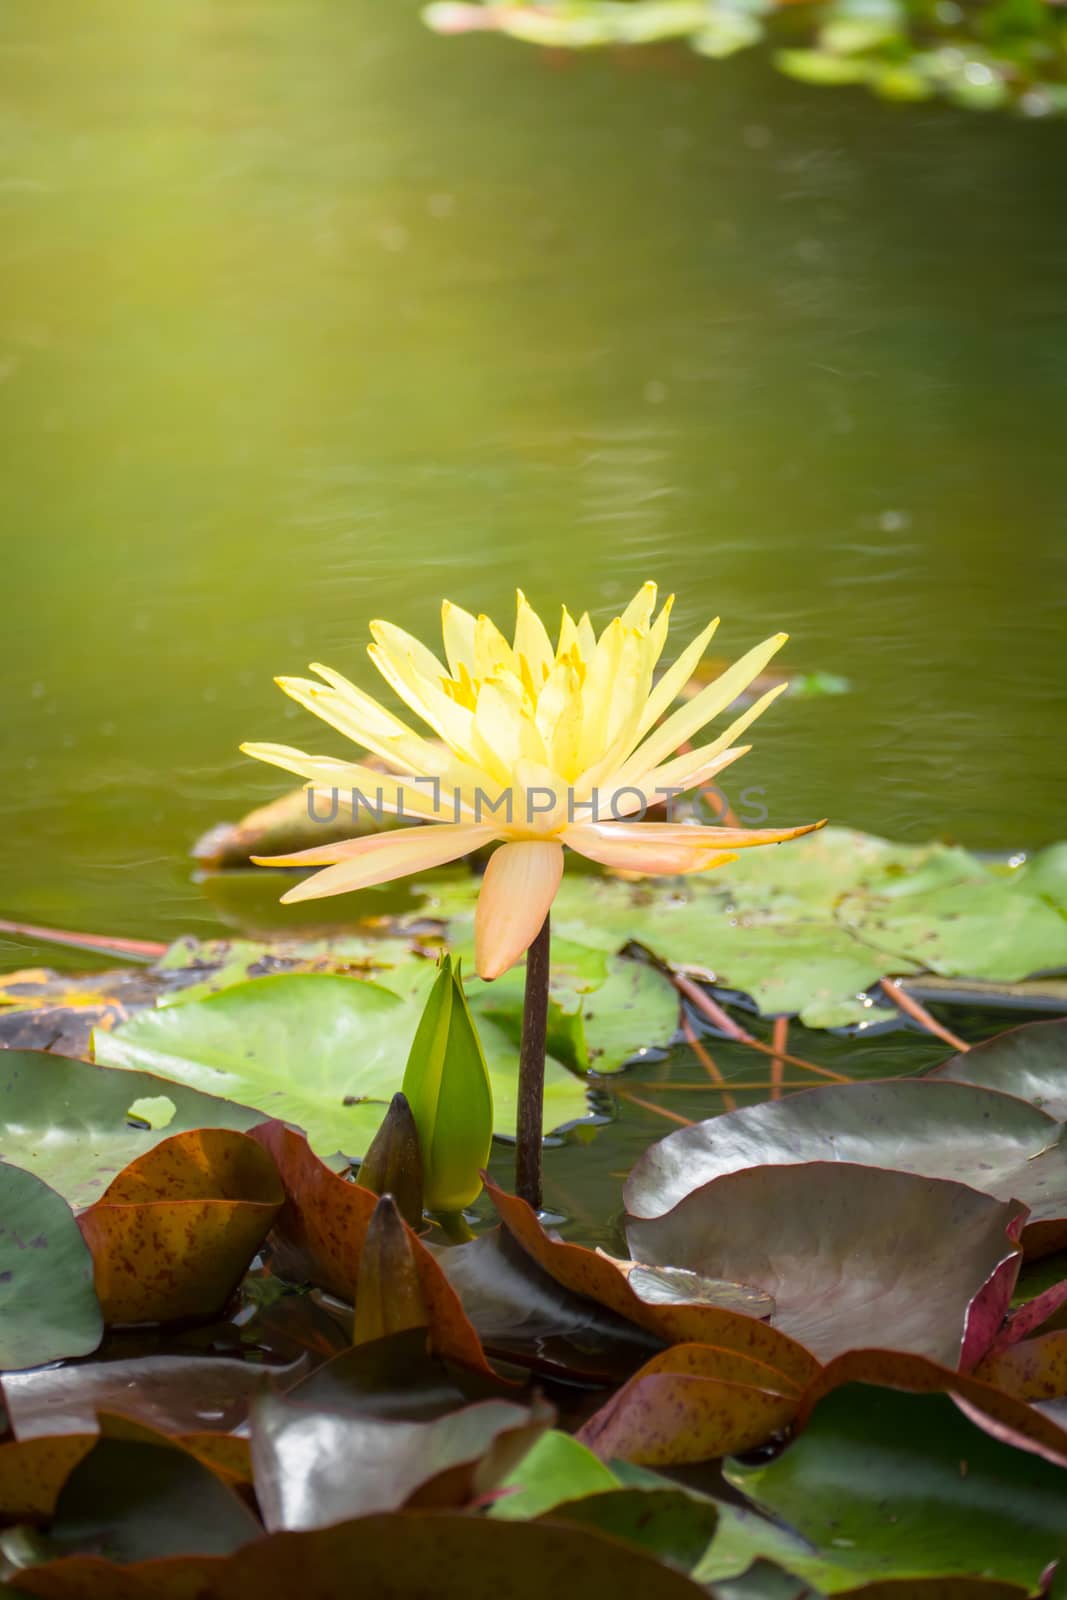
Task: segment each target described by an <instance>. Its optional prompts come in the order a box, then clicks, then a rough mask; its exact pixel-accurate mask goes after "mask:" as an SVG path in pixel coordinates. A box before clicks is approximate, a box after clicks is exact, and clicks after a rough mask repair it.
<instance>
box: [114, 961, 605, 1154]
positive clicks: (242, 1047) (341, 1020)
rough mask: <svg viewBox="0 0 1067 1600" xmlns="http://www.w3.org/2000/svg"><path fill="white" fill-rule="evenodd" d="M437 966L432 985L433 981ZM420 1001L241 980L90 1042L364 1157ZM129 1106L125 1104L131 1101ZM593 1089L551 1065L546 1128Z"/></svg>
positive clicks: (328, 979)
mask: <svg viewBox="0 0 1067 1600" xmlns="http://www.w3.org/2000/svg"><path fill="white" fill-rule="evenodd" d="M433 976H434V974H433V969H432V968H430V967H427V971H426V977H427V979H428V980H429V981H430V982H432V981H433ZM421 1014H422V1004H421V1001H419V1002H416V1001H415V1000H408V1001H405V1000H402V999H400V997H399V996H397V995H395V994H393V993H392V992H391V991H390V990H388V989H384V988H381V987H380V986H379V985H377V984H374V983H369V982H366V981H362V980H358V979H354V978H343V977H335V976H333V975H331V974H326V973H292V974H282V975H281V976H279V977H273V978H257V979H256V980H255V981H254V982H251V983H239V984H235V985H234V986H233V987H232V988H228V989H224V990H222V992H221V993H219V994H212V995H209V996H208V997H207V998H206V999H203V1000H189V1001H187V1002H185V1003H184V1004H183V1005H177V1006H168V1007H165V1008H164V1009H163V1010H159V1011H143V1012H141V1013H140V1014H139V1015H138V1016H135V1017H133V1018H131V1020H130V1021H129V1022H128V1023H126V1024H125V1025H124V1026H123V1027H121V1028H119V1029H117V1030H116V1031H115V1032H113V1033H98V1034H96V1035H94V1049H95V1053H96V1058H97V1060H98V1061H101V1062H103V1063H104V1064H105V1065H109V1066H114V1067H123V1068H129V1067H133V1068H138V1069H143V1070H146V1071H151V1072H155V1073H157V1074H158V1076H159V1077H161V1078H166V1079H167V1080H168V1081H171V1082H175V1083H183V1084H188V1085H189V1086H190V1087H192V1088H195V1089H200V1090H203V1091H204V1092H206V1093H208V1094H216V1095H223V1096H231V1097H233V1098H234V1099H238V1100H241V1101H243V1102H246V1103H248V1104H251V1105H255V1106H258V1107H259V1108H260V1110H261V1111H262V1113H263V1115H264V1116H271V1117H278V1118H280V1119H281V1120H283V1121H287V1122H292V1123H295V1124H296V1125H297V1126H298V1127H301V1128H303V1129H304V1130H305V1132H306V1133H307V1135H308V1138H309V1140H310V1141H311V1145H312V1148H313V1149H315V1150H316V1151H318V1153H319V1154H320V1155H325V1156H328V1155H332V1154H333V1153H334V1152H335V1151H337V1150H339V1149H340V1150H343V1151H344V1152H345V1153H346V1154H347V1155H349V1156H352V1157H356V1156H361V1155H364V1154H365V1153H366V1150H367V1148H368V1146H369V1145H370V1142H371V1140H372V1139H373V1137H374V1135H375V1133H376V1131H377V1129H378V1125H379V1123H380V1122H381V1120H382V1117H383V1116H384V1114H385V1107H386V1104H387V1103H388V1101H389V1100H390V1099H391V1098H392V1096H393V1095H394V1094H395V1092H396V1091H397V1090H398V1089H399V1088H400V1083H401V1079H402V1077H403V1071H404V1062H405V1061H406V1060H407V1057H408V1053H409V1051H410V1048H411V1043H412V1040H413V1038H414V1036H415V1030H416V1028H417V1026H418V1023H419V1018H420V1016H421ZM481 1031H482V1045H483V1048H484V1049H485V1053H486V1057H487V1060H488V1062H489V1071H490V1078H491V1081H492V1087H493V1100H494V1104H495V1107H496V1121H495V1128H496V1131H497V1132H498V1133H502V1134H507V1135H512V1134H514V1131H515V1109H516V1084H517V1074H518V1067H517V1061H516V1056H515V1052H514V1050H513V1049H512V1047H511V1045H510V1043H509V1042H508V1040H507V1039H506V1038H505V1037H504V1036H503V1035H502V1034H500V1033H499V1032H498V1030H496V1029H495V1028H493V1027H492V1026H491V1025H489V1024H485V1025H483V1027H482V1030H481ZM128 1103H129V1102H127V1104H128ZM588 1109H589V1108H588V1104H587V1101H586V1094H585V1089H584V1087H583V1085H582V1084H581V1082H580V1081H579V1080H578V1079H576V1078H575V1077H574V1076H573V1075H572V1074H571V1073H569V1072H567V1071H566V1069H565V1068H563V1067H561V1066H559V1065H558V1064H557V1063H555V1062H553V1063H551V1064H550V1065H549V1066H548V1069H547V1077H546V1086H545V1128H546V1131H547V1130H548V1129H550V1128H554V1127H557V1126H559V1125H561V1124H563V1123H567V1122H572V1121H575V1120H576V1119H578V1118H581V1117H584V1116H586V1115H587V1114H588Z"/></svg>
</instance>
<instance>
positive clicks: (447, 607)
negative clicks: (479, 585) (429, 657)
mask: <svg viewBox="0 0 1067 1600" xmlns="http://www.w3.org/2000/svg"><path fill="white" fill-rule="evenodd" d="M474 622H475V619H474V617H472V616H471V614H470V612H469V611H464V609H463V607H462V606H457V605H453V604H452V601H451V600H442V602H441V634H442V636H443V638H444V641H445V656H446V657H447V659H448V666H449V670H450V671H451V673H452V676H453V677H454V678H458V677H459V676H460V669H461V668H462V667H466V669H467V672H468V674H469V673H470V672H471V670H472V669H473V666H474Z"/></svg>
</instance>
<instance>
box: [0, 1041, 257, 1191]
mask: <svg viewBox="0 0 1067 1600" xmlns="http://www.w3.org/2000/svg"><path fill="white" fill-rule="evenodd" d="M159 1096H165V1097H166V1098H167V1100H168V1101H170V1102H172V1103H173V1104H174V1107H175V1113H174V1117H173V1118H172V1120H171V1121H170V1123H169V1124H168V1126H167V1128H166V1129H165V1130H164V1129H153V1128H146V1127H143V1126H141V1125H139V1124H133V1123H131V1122H130V1116H131V1113H132V1111H133V1106H134V1102H136V1101H137V1100H138V1099H139V1098H140V1099H149V1100H154V1099H157V1098H158V1097H159ZM262 1120H263V1118H262V1116H261V1114H260V1113H259V1112H258V1111H253V1110H251V1108H250V1107H248V1106H241V1105H234V1104H233V1103H232V1102H231V1101H228V1100H219V1099H215V1098H214V1097H213V1096H210V1095H204V1094H199V1093H197V1091H196V1090H195V1089H188V1088H184V1087H180V1086H175V1085H173V1084H170V1083H164V1082H163V1080H162V1079H161V1078H153V1077H150V1076H149V1075H148V1074H147V1073H144V1072H116V1071H113V1070H111V1069H109V1068H106V1067H92V1066H89V1065H87V1064H86V1063H85V1062H84V1061H68V1060H66V1059H65V1058H64V1057H62V1056H53V1055H46V1054H45V1053H44V1052H43V1051H35V1050H0V1158H2V1159H3V1160H4V1161H10V1162H13V1163H14V1164H15V1165H16V1166H20V1167H25V1168H26V1169H27V1171H30V1172H35V1173H36V1174H37V1176H38V1177H39V1178H43V1179H44V1180H45V1182H46V1183H48V1184H49V1185H50V1186H51V1187H52V1188H53V1189H55V1190H56V1191H57V1193H59V1194H61V1195H62V1196H63V1198H64V1199H65V1200H67V1201H69V1202H70V1204H71V1205H72V1206H74V1207H75V1208H76V1209H78V1208H80V1207H82V1206H88V1205H92V1203H93V1201H94V1200H98V1199H99V1198H100V1195H101V1194H102V1193H103V1191H104V1190H105V1189H106V1188H107V1186H108V1184H109V1183H110V1182H111V1180H112V1178H114V1177H115V1175H116V1174H117V1173H119V1172H121V1171H122V1169H123V1168H124V1167H126V1166H128V1165H129V1163H130V1162H131V1161H135V1160H136V1159H137V1157H138V1156H141V1155H144V1153H145V1152H146V1151H147V1150H151V1149H153V1148H154V1146H155V1145H157V1144H158V1143H159V1142H160V1140H161V1139H163V1138H166V1137H167V1136H168V1134H174V1133H184V1132H185V1131H187V1130H188V1129H191V1128H204V1127H208V1128H236V1129H239V1130H243V1129H247V1128H251V1127H254V1126H255V1124H256V1123H257V1122H261V1121H262Z"/></svg>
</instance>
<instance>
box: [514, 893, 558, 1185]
mask: <svg viewBox="0 0 1067 1600" xmlns="http://www.w3.org/2000/svg"><path fill="white" fill-rule="evenodd" d="M548 923H549V919H548V917H547V916H546V917H545V920H544V922H543V924H542V926H541V931H540V933H539V934H538V935H537V938H536V939H535V940H534V942H533V944H532V945H531V946H530V948H529V950H528V951H527V952H526V993H525V996H524V999H523V1007H522V1043H521V1045H520V1046H519V1109H518V1116H517V1118H516V1122H515V1141H516V1148H515V1193H516V1194H517V1195H518V1196H519V1198H520V1200H525V1201H526V1203H527V1205H531V1206H532V1207H533V1208H534V1210H535V1211H540V1209H541V1132H542V1124H543V1121H544V1103H545V1039H546V1035H547V1033H548V959H549V943H550V935H549V926H548Z"/></svg>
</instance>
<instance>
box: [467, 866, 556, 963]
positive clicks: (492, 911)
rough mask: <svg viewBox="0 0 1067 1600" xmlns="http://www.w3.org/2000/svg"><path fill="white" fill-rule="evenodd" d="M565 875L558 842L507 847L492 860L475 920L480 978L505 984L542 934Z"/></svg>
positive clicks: (487, 870)
mask: <svg viewBox="0 0 1067 1600" xmlns="http://www.w3.org/2000/svg"><path fill="white" fill-rule="evenodd" d="M562 875H563V849H562V846H561V845H559V844H557V843H556V841H555V840H554V839H546V840H544V841H541V840H529V841H527V840H518V841H516V842H515V843H514V844H502V845H501V846H500V848H499V849H497V850H494V851H493V854H492V855H491V856H490V857H489V865H488V867H486V869H485V877H484V878H483V879H482V887H481V890H480V891H479V894H478V909H477V911H476V913H475V917H474V951H475V955H474V962H475V966H476V968H477V970H478V976H479V977H480V978H499V977H500V975H501V973H503V972H507V970H508V968H509V967H513V966H514V965H515V963H516V961H518V960H519V958H520V957H521V956H522V955H523V954H524V953H525V952H526V951H527V950H528V949H529V947H530V945H531V944H532V943H533V941H534V940H535V939H536V937H537V935H538V933H540V931H541V925H542V924H543V922H544V920H545V918H546V916H547V915H548V911H549V907H550V906H551V904H552V901H553V900H554V899H555V895H556V890H557V889H558V888H559V881H560V878H561V877H562Z"/></svg>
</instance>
